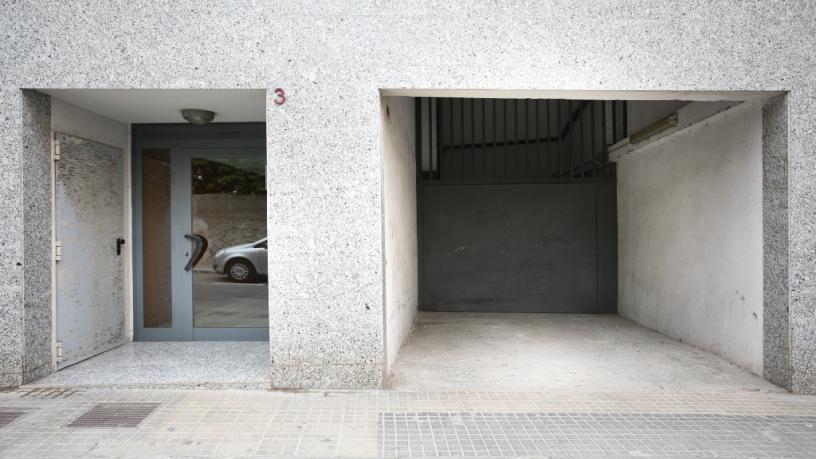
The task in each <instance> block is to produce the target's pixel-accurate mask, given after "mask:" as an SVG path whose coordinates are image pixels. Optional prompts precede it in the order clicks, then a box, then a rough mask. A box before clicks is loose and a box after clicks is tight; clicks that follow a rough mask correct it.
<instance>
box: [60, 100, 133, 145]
mask: <svg viewBox="0 0 816 459" xmlns="http://www.w3.org/2000/svg"><path fill="white" fill-rule="evenodd" d="M51 130H52V131H54V132H60V133H62V134H69V135H72V136H75V137H81V138H83V139H87V140H93V141H94V142H99V143H104V144H105V145H110V146H112V147H118V148H121V149H122V150H123V151H127V149H128V145H129V142H130V130H129V127H128V125H127V124H125V123H120V122H119V121H116V120H114V119H111V118H108V117H106V116H102V115H100V114H98V113H94V112H92V111H89V110H85V109H84V108H80V107H77V106H76V105H72V104H69V103H68V102H64V101H62V100H60V99H57V98H56V97H51Z"/></svg>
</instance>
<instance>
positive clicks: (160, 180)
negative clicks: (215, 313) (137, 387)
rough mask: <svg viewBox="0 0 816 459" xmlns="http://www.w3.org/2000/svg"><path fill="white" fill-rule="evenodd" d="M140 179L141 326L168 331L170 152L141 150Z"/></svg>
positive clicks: (170, 315) (170, 316)
mask: <svg viewBox="0 0 816 459" xmlns="http://www.w3.org/2000/svg"><path fill="white" fill-rule="evenodd" d="M141 179H142V184H143V186H142V196H141V198H142V238H143V239H142V240H143V243H142V257H143V260H144V261H143V266H144V269H143V282H144V284H143V292H144V299H143V301H144V308H143V313H142V315H143V320H144V327H145V328H171V327H172V325H173V301H172V296H173V290H172V282H171V269H170V263H171V257H170V244H171V237H170V218H171V203H170V187H171V175H170V150H144V152H143V153H142V174H141Z"/></svg>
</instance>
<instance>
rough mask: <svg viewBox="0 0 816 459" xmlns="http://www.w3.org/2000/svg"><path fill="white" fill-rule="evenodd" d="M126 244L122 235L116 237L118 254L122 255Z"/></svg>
mask: <svg viewBox="0 0 816 459" xmlns="http://www.w3.org/2000/svg"><path fill="white" fill-rule="evenodd" d="M123 245H125V239H124V238H121V237H117V238H116V255H117V256H118V255H122V246H123Z"/></svg>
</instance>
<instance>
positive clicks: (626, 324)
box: [390, 312, 782, 392]
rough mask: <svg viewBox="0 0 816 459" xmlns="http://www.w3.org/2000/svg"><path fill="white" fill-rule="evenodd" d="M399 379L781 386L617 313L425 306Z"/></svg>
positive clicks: (422, 385) (519, 387)
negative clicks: (449, 309) (491, 310)
mask: <svg viewBox="0 0 816 459" xmlns="http://www.w3.org/2000/svg"><path fill="white" fill-rule="evenodd" d="M390 387H391V388H393V389H398V390H434V391H437V390H439V391H456V390H474V391H504V390H510V391H521V392H523V391H546V392H553V391H565V392H566V391H570V392H576V391H583V392H588V391H591V392H607V391H612V392H616V391H627V392H656V391H695V392H712V391H728V392H730V391H744V390H752V391H770V392H776V391H782V389H780V388H779V387H777V386H775V385H773V384H771V383H769V382H767V381H765V380H763V379H762V378H760V377H759V376H756V375H754V374H752V373H750V372H748V371H747V370H745V369H743V368H740V367H738V366H736V365H734V364H731V363H729V362H727V361H726V360H724V359H722V358H720V357H718V356H716V355H714V354H711V353H709V352H706V351H703V350H701V349H698V348H695V347H692V346H689V345H687V344H684V343H682V342H679V341H676V340H673V339H671V338H668V337H666V336H664V335H661V334H659V333H656V332H654V331H651V330H648V329H646V328H644V327H642V326H640V325H638V324H636V323H634V322H632V321H630V320H628V319H625V318H623V317H620V316H617V315H590V314H582V315H573V314H496V313H444V312H419V314H418V316H417V320H416V325H415V330H414V331H413V333H412V334H411V335H410V336H409V338H408V340H407V341H406V342H405V344H404V345H403V347H402V349H401V350H400V353H399V355H398V356H397V360H396V362H395V364H394V366H393V370H392V373H391V378H390Z"/></svg>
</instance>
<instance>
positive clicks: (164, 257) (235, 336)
mask: <svg viewBox="0 0 816 459" xmlns="http://www.w3.org/2000/svg"><path fill="white" fill-rule="evenodd" d="M265 170H266V158H265V154H264V150H263V149H257V148H240V149H212V150H210V149H174V150H145V151H143V153H142V164H141V177H140V178H141V192H142V200H141V206H140V210H141V215H140V217H141V218H140V220H141V224H142V243H141V249H142V257H141V260H142V266H141V270H142V282H141V283H142V286H141V289H142V296H141V311H140V310H139V309H140V308H139V307H137V308H136V309H137V310H136V314H137V315H139V314H141V315H140V316H139V317H137V320H136V326H137V328H138V330H137V336H138V337H139V339H145V340H265V339H268V336H269V328H268V323H269V317H268V312H269V310H268V307H269V306H268V304H269V302H268V289H267V280H266V274H267V241H266V221H267V220H266V173H265ZM168 192H169V193H168ZM137 268H138V267H137ZM137 306H138V305H137ZM139 319H141V320H139Z"/></svg>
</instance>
